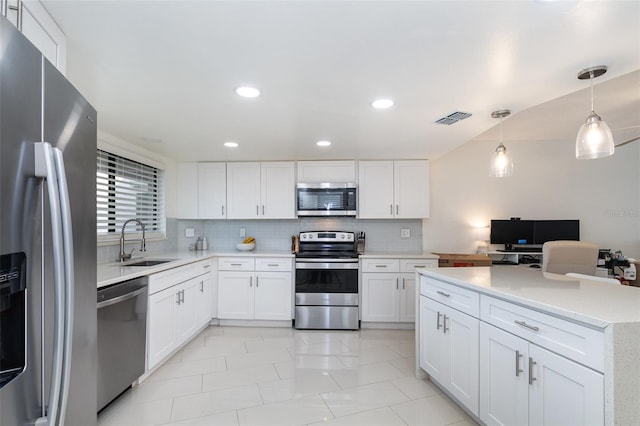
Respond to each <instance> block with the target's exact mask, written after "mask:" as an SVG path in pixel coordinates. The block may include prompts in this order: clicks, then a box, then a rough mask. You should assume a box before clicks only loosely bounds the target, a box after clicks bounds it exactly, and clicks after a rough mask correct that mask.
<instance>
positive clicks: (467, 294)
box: [420, 277, 480, 318]
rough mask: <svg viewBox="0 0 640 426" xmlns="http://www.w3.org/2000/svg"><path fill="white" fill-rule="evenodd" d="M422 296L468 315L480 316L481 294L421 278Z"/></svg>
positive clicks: (431, 279)
mask: <svg viewBox="0 0 640 426" xmlns="http://www.w3.org/2000/svg"><path fill="white" fill-rule="evenodd" d="M420 294H422V295H424V296H427V297H428V298H430V299H433V300H436V301H438V302H440V303H442V304H443V305H447V306H451V307H452V308H454V309H457V310H459V311H461V312H464V313H465V314H467V315H471V316H472V317H475V318H478V317H479V316H480V294H478V293H476V292H475V291H471V290H467V289H465V288H462V287H458V286H455V285H452V284H449V283H445V282H444V281H439V280H436V279H435V278H430V277H429V278H428V277H420Z"/></svg>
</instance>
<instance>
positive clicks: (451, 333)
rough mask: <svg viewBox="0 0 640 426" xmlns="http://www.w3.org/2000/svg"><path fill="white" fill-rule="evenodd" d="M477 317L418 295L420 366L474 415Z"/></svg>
mask: <svg viewBox="0 0 640 426" xmlns="http://www.w3.org/2000/svg"><path fill="white" fill-rule="evenodd" d="M478 326H479V320H478V319H477V318H474V317H471V316H469V315H467V314H464V313H462V312H460V311H457V310H455V309H453V308H450V307H448V306H446V305H443V304H442V303H439V302H436V301H435V300H432V299H429V298H427V297H425V296H420V333H421V334H420V335H421V341H420V345H421V348H420V367H422V369H424V370H425V371H426V372H427V373H428V374H429V375H430V376H431V378H432V379H434V380H435V381H437V382H438V383H440V385H442V386H443V387H444V388H445V389H446V390H447V391H449V392H450V393H451V394H452V395H453V396H454V397H456V398H457V399H458V400H459V401H460V402H461V403H462V404H464V405H465V407H467V409H469V411H471V412H472V413H473V414H475V415H478V339H479V330H478Z"/></svg>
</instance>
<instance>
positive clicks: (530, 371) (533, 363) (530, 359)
mask: <svg viewBox="0 0 640 426" xmlns="http://www.w3.org/2000/svg"><path fill="white" fill-rule="evenodd" d="M536 364H537V363H536V362H535V361H534V360H533V358H531V357H529V384H530V385H533V382H534V381H536V378H535V377H533V366H534V365H536Z"/></svg>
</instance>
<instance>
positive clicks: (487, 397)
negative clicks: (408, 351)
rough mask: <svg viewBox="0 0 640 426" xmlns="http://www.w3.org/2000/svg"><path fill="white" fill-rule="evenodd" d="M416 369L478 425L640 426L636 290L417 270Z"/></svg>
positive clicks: (509, 271) (504, 272)
mask: <svg viewBox="0 0 640 426" xmlns="http://www.w3.org/2000/svg"><path fill="white" fill-rule="evenodd" d="M417 279H418V280H419V281H420V285H419V289H418V290H417V291H418V299H419V301H418V302H417V308H416V309H417V312H418V318H417V319H416V364H417V366H416V368H417V371H418V374H419V375H421V374H423V371H424V372H426V373H427V374H429V376H430V378H431V380H433V381H434V382H436V383H437V384H438V385H439V386H440V387H441V388H443V389H444V390H445V391H446V392H447V393H448V394H449V395H450V396H452V397H453V398H454V399H455V400H456V401H457V402H458V404H459V405H461V406H462V407H463V408H465V409H466V410H467V411H468V412H470V413H472V414H473V415H474V416H476V417H477V418H479V419H480V420H481V421H482V422H483V423H486V424H499V423H502V424H543V423H549V424H607V425H614V424H619V425H626V424H639V423H640V363H638V353H640V338H639V337H640V289H638V288H634V287H628V286H621V285H620V286H617V285H611V284H607V283H601V282H596V281H591V280H581V279H573V278H568V277H565V276H563V275H556V274H546V273H543V272H541V271H540V270H534V269H529V268H527V267H522V266H498V267H490V268H489V267H472V268H440V269H437V270H429V269H419V270H418V271H417Z"/></svg>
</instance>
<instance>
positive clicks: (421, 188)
mask: <svg viewBox="0 0 640 426" xmlns="http://www.w3.org/2000/svg"><path fill="white" fill-rule="evenodd" d="M393 187H394V191H393V192H394V197H395V199H394V201H395V205H394V212H395V217H396V218H411V219H420V218H427V217H429V161H427V160H411V161H394V176H393Z"/></svg>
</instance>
